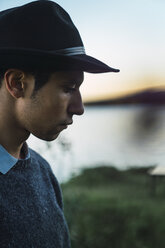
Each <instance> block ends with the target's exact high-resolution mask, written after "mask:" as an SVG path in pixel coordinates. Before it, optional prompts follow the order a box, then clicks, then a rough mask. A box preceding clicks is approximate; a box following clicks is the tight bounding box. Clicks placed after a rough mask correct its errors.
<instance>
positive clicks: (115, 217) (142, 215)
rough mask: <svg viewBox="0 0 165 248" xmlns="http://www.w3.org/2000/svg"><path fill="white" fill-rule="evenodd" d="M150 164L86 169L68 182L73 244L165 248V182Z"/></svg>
mask: <svg viewBox="0 0 165 248" xmlns="http://www.w3.org/2000/svg"><path fill="white" fill-rule="evenodd" d="M148 170H149V167H148V168H131V169H127V170H124V171H120V170H117V169H116V168H114V167H105V166H104V167H98V168H94V169H85V170H83V171H82V173H81V174H80V175H78V176H76V177H73V178H72V179H71V180H70V181H69V182H67V183H65V184H63V185H62V189H63V194H64V206H65V207H64V211H65V216H66V218H67V221H68V225H69V229H70V234H71V242H72V248H77V247H78V248H93V247H94V248H132V247H134V248H157V247H159V248H164V247H165V235H164V233H165V182H164V178H161V180H160V181H158V182H157V188H156V192H154V191H153V188H152V178H151V177H150V176H149V174H148Z"/></svg>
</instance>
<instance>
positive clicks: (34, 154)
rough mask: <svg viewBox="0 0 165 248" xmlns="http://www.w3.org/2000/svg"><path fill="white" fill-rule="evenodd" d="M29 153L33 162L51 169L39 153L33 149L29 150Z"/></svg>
mask: <svg viewBox="0 0 165 248" xmlns="http://www.w3.org/2000/svg"><path fill="white" fill-rule="evenodd" d="M29 152H30V157H31V160H32V162H35V163H40V164H43V165H44V166H46V167H50V165H49V163H48V161H47V160H46V159H45V158H43V157H42V156H41V155H40V154H39V153H38V152H36V151H34V150H33V149H31V148H29Z"/></svg>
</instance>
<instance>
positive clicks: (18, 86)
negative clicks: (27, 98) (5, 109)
mask: <svg viewBox="0 0 165 248" xmlns="http://www.w3.org/2000/svg"><path fill="white" fill-rule="evenodd" d="M24 77H25V73H24V72H23V71H21V70H17V69H9V70H7V71H6V72H5V75H4V83H5V85H6V89H7V90H8V92H9V93H10V95H12V96H13V97H14V98H16V99H17V98H20V97H23V96H24Z"/></svg>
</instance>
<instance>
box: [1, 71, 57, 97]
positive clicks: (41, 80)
mask: <svg viewBox="0 0 165 248" xmlns="http://www.w3.org/2000/svg"><path fill="white" fill-rule="evenodd" d="M8 69H9V68H6V69H2V70H1V69H0V87H1V85H2V80H3V78H4V75H5V72H6V71H7V70H8ZM20 70H22V71H23V72H25V73H28V74H30V75H32V76H34V79H35V87H34V92H33V96H34V95H35V94H36V92H37V91H38V90H39V89H41V88H42V87H43V86H44V85H45V84H46V83H47V82H48V80H49V79H50V76H51V74H52V73H51V72H50V71H46V72H41V71H31V70H25V69H20Z"/></svg>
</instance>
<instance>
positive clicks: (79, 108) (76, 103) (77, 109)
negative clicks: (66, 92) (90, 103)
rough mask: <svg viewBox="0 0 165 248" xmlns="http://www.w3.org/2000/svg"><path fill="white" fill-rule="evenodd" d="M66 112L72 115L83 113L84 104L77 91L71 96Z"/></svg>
mask: <svg viewBox="0 0 165 248" xmlns="http://www.w3.org/2000/svg"><path fill="white" fill-rule="evenodd" d="M68 112H69V113H70V114H72V115H82V114H83V113H84V105H83V102H82V98H81V94H80V92H79V91H78V92H76V93H75V94H74V95H73V96H72V98H71V101H70V104H69V107H68Z"/></svg>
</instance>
